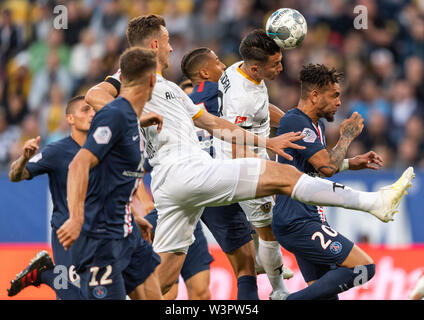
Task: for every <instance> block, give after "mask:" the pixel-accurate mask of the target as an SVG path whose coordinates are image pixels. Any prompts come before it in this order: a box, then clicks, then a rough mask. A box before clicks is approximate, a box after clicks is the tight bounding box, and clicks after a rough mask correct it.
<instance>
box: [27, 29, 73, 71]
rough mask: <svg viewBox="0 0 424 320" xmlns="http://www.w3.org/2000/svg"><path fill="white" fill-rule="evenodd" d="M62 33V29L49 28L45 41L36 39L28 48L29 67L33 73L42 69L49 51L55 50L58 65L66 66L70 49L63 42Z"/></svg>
mask: <svg viewBox="0 0 424 320" xmlns="http://www.w3.org/2000/svg"><path fill="white" fill-rule="evenodd" d="M63 37H64V33H63V30H62V29H50V32H49V33H48V35H47V39H46V40H45V41H37V42H35V43H33V44H32V45H31V46H30V47H29V48H28V50H29V54H30V65H29V66H30V69H31V72H33V73H34V74H35V73H37V72H38V71H40V70H41V69H43V68H44V67H45V65H46V57H47V55H48V54H49V52H50V51H56V52H57V53H58V56H59V63H60V65H62V66H64V67H65V68H68V66H69V58H70V49H69V46H68V45H67V44H65V43H64V42H63V40H64V38H63Z"/></svg>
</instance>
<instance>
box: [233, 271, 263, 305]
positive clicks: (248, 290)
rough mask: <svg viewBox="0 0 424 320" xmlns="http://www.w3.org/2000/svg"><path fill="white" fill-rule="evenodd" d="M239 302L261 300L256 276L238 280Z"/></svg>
mask: <svg viewBox="0 0 424 320" xmlns="http://www.w3.org/2000/svg"><path fill="white" fill-rule="evenodd" d="M237 300H259V296H258V285H257V283H256V277H255V276H241V277H240V278H238V279H237Z"/></svg>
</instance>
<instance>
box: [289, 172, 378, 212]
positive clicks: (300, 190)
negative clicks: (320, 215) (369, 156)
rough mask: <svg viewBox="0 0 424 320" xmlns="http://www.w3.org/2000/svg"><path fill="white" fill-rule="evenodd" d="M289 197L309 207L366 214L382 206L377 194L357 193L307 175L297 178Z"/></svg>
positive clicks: (346, 187)
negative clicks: (328, 207)
mask: <svg viewBox="0 0 424 320" xmlns="http://www.w3.org/2000/svg"><path fill="white" fill-rule="evenodd" d="M291 197H292V198H293V199H295V200H299V201H301V202H304V203H307V204H311V205H318V206H333V207H342V208H346V209H353V210H362V211H366V212H369V211H370V210H373V209H377V208H379V207H380V206H381V205H382V199H381V197H380V194H379V193H378V192H362V191H357V190H354V189H352V188H350V187H348V186H344V185H342V184H338V183H335V182H332V181H329V180H325V179H321V178H314V177H311V176H308V175H307V174H303V175H302V176H301V177H300V178H299V180H298V181H297V183H296V185H295V187H294V188H293V192H292V194H291Z"/></svg>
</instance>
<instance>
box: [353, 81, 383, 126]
mask: <svg viewBox="0 0 424 320" xmlns="http://www.w3.org/2000/svg"><path fill="white" fill-rule="evenodd" d="M360 90H361V91H360V96H359V97H357V98H356V99H355V100H353V101H352V102H351V104H350V107H349V109H350V112H351V113H353V112H358V113H359V114H360V115H361V116H362V117H363V118H364V121H365V123H366V122H367V121H368V119H369V118H370V114H371V113H372V112H378V113H381V114H382V115H384V116H385V117H389V116H390V105H389V103H388V101H386V99H384V97H383V93H382V92H381V88H380V87H379V86H378V85H377V83H376V81H375V80H374V79H373V78H366V79H362V84H361V89H360Z"/></svg>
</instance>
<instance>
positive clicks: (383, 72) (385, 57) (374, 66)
mask: <svg viewBox="0 0 424 320" xmlns="http://www.w3.org/2000/svg"><path fill="white" fill-rule="evenodd" d="M370 63H371V71H372V72H373V74H374V76H375V78H376V80H377V84H378V86H380V87H382V88H383V90H384V91H386V90H388V89H389V87H390V85H391V83H392V82H393V81H394V80H395V79H396V77H397V76H398V70H396V65H395V60H394V57H393V53H392V52H391V51H389V50H388V49H377V50H374V51H372V52H371V55H370Z"/></svg>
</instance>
